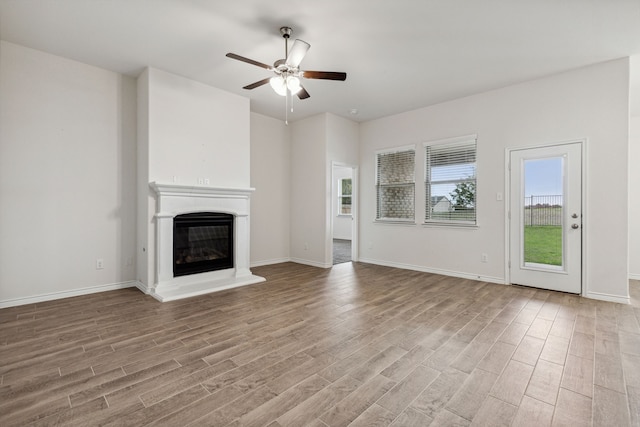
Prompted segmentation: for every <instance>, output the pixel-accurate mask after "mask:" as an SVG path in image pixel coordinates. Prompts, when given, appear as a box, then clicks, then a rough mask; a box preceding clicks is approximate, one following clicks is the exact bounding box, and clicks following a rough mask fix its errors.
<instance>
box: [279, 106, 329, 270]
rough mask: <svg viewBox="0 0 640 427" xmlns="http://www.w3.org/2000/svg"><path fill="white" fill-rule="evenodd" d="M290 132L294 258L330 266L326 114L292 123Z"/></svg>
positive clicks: (297, 260) (292, 251)
mask: <svg viewBox="0 0 640 427" xmlns="http://www.w3.org/2000/svg"><path fill="white" fill-rule="evenodd" d="M289 131H290V132H291V243H290V248H291V249H290V250H291V259H292V260H293V261H295V262H299V263H302V264H309V265H314V266H317V267H329V266H330V265H331V264H329V265H327V261H326V256H325V253H326V227H325V224H326V222H327V216H326V209H327V197H326V196H327V186H326V180H327V169H326V162H325V159H326V151H327V148H326V147H327V142H326V141H327V138H326V132H327V126H326V114H319V115H316V116H313V117H309V118H307V119H304V120H299V121H296V122H294V123H290V124H289Z"/></svg>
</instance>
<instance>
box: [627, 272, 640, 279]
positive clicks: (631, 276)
mask: <svg viewBox="0 0 640 427" xmlns="http://www.w3.org/2000/svg"><path fill="white" fill-rule="evenodd" d="M629 280H640V274H634V273H629Z"/></svg>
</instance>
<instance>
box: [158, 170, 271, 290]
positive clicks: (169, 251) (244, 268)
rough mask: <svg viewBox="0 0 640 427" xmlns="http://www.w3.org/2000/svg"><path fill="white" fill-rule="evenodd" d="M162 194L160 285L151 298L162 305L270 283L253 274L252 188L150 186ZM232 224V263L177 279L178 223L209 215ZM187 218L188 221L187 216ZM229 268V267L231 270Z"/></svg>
mask: <svg viewBox="0 0 640 427" xmlns="http://www.w3.org/2000/svg"><path fill="white" fill-rule="evenodd" d="M150 187H151V188H152V189H153V190H154V191H155V193H156V195H157V203H156V214H155V217H154V218H155V226H156V239H155V240H156V247H155V273H156V277H155V283H154V285H153V287H151V289H149V293H150V294H151V295H152V296H153V297H155V298H156V299H158V300H160V301H171V300H176V299H181V298H187V297H192V296H196V295H202V294H206V293H210V292H215V291H219V290H223V289H229V288H234V287H238V286H244V285H250V284H254V283H259V282H263V281H265V279H264V278H263V277H260V276H255V275H253V274H252V273H251V271H250V269H249V253H250V252H249V249H250V246H249V201H250V195H251V193H252V192H253V189H251V188H248V189H243V188H220V187H205V186H187V185H180V184H163V183H158V182H152V183H150ZM212 213H213V214H214V216H216V217H217V218H218V219H219V218H222V217H225V218H227V219H229V220H231V221H232V222H231V229H232V230H233V231H232V233H233V239H232V240H233V247H232V248H230V249H231V254H230V255H231V258H232V261H231V263H232V264H230V266H229V265H227V266H224V267H225V268H221V269H215V270H214V271H202V272H200V271H195V272H192V273H193V274H184V275H183V274H178V275H175V274H174V262H175V255H174V241H173V239H174V235H173V234H174V227H175V222H176V221H175V219H176V218H178V221H179V220H180V219H181V218H182V219H184V218H190V219H195V220H198V219H202V217H203V216H206V214H212ZM185 215H186V216H185ZM226 267H228V268H226Z"/></svg>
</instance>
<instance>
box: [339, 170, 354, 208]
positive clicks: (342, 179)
mask: <svg viewBox="0 0 640 427" xmlns="http://www.w3.org/2000/svg"><path fill="white" fill-rule="evenodd" d="M346 180H349V181H351V194H343V193H342V182H343V181H346ZM343 197H349V199H350V203H349V206H350V208H351V212H350V213H343V212H342V198H343ZM337 211H338V212H337V216H343V217H353V178H351V177H345V178H338V203H337Z"/></svg>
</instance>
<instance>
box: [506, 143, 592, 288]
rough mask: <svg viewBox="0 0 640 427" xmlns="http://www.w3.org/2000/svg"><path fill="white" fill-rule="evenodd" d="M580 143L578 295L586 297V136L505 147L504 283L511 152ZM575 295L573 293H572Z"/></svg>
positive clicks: (508, 245)
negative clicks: (546, 142)
mask: <svg viewBox="0 0 640 427" xmlns="http://www.w3.org/2000/svg"><path fill="white" fill-rule="evenodd" d="M576 143H579V144H580V148H581V162H582V164H581V169H582V170H581V175H582V176H581V179H582V189H581V190H582V194H581V196H582V206H581V209H582V242H581V245H582V247H581V252H582V258H581V266H580V274H581V276H582V277H581V286H580V296H583V297H586V296H587V294H588V290H587V284H588V283H589V281H588V280H587V268H586V265H587V263H586V260H587V259H588V256H587V254H588V252H587V250H588V244H587V240H588V234H589V233H588V227H587V226H586V225H587V218H588V212H587V187H588V184H589V183H588V181H587V176H588V175H587V163H588V162H587V155H588V150H587V147H588V144H587V138H576V139H570V140H566V141H558V142H552V143H548V144H537V145H524V146H521V147H519V146H512V147H507V148H505V157H504V248H505V252H504V257H505V259H504V277H505V284H507V285H512V283H511V267H510V265H509V262H510V254H511V230H510V228H511V227H510V226H509V225H510V222H511V219H510V217H509V207H510V206H511V165H510V162H511V152H512V151H519V150H530V149H537V148H548V147H556V146H558V145H566V144H576ZM574 295H575V294H574Z"/></svg>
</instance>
